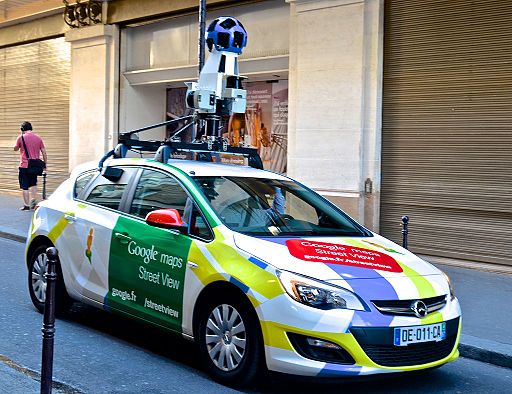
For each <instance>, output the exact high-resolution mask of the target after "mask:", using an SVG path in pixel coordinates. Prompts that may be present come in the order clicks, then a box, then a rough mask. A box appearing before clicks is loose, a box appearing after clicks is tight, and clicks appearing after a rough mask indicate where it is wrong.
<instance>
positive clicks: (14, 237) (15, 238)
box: [0, 230, 27, 244]
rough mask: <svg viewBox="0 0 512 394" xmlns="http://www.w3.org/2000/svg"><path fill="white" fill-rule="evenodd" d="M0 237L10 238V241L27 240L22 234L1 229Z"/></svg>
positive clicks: (23, 241)
mask: <svg viewBox="0 0 512 394" xmlns="http://www.w3.org/2000/svg"><path fill="white" fill-rule="evenodd" d="M0 238H6V239H10V240H11V241H16V242H20V243H23V244H24V243H25V242H27V237H25V236H23V235H18V234H13V233H8V232H5V231H1V230H0Z"/></svg>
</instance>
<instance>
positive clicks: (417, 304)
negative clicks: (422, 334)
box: [411, 300, 427, 318]
mask: <svg viewBox="0 0 512 394" xmlns="http://www.w3.org/2000/svg"><path fill="white" fill-rule="evenodd" d="M411 310H412V311H413V312H414V314H415V315H416V316H417V317H420V318H421V317H425V316H427V306H426V305H425V303H424V302H423V301H421V300H417V301H414V302H413V303H412V305H411Z"/></svg>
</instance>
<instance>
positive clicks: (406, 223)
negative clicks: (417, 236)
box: [402, 216, 409, 249]
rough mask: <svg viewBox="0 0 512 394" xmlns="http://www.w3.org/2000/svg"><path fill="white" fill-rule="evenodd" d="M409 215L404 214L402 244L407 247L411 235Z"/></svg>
mask: <svg viewBox="0 0 512 394" xmlns="http://www.w3.org/2000/svg"><path fill="white" fill-rule="evenodd" d="M408 226H409V216H402V246H403V248H404V249H407V236H408V235H409V228H408Z"/></svg>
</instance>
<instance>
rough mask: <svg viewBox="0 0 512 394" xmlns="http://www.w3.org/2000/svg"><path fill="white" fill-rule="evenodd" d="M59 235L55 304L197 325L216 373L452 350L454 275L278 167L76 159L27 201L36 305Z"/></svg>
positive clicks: (405, 362) (330, 366) (318, 368)
mask: <svg viewBox="0 0 512 394" xmlns="http://www.w3.org/2000/svg"><path fill="white" fill-rule="evenodd" d="M49 246H55V247H56V248H57V249H58V251H59V256H60V264H59V266H58V276H59V279H58V282H57V305H56V306H57V310H58V311H59V312H65V311H66V309H67V308H69V307H70V306H71V304H72V302H73V301H80V302H84V303H87V304H90V305H93V306H96V307H98V308H103V309H105V310H108V311H112V312H115V313H120V314H123V315H125V316H130V317H133V318H135V319H139V320H142V321H145V322H147V323H149V324H152V325H155V326H158V327H161V328H163V329H167V330H169V331H171V332H174V333H177V334H180V335H183V336H184V337H186V338H188V339H191V340H194V341H195V342H196V343H197V344H198V346H199V349H200V353H201V356H202V358H203V360H204V363H205V365H206V368H207V370H208V371H209V372H210V373H211V375H212V376H213V377H214V378H215V379H217V380H218V381H220V382H223V383H226V384H245V383H249V382H251V381H252V380H254V378H255V377H256V376H258V374H259V373H260V372H261V371H263V370H264V369H265V368H266V369H268V370H271V371H277V372H283V373H288V374H297V375H304V376H318V377H342V376H349V375H368V374H379V373H390V372H403V371H412V370H419V369H426V368H432V367H436V366H439V365H442V364H444V363H447V362H450V361H453V360H455V359H456V358H457V357H458V355H459V353H458V350H457V346H458V342H459V336H460V330H461V310H460V306H459V302H458V300H457V298H456V297H455V295H454V293H453V290H452V288H451V285H450V281H449V279H448V277H447V276H446V275H445V274H444V273H443V272H441V271H440V270H439V269H437V268H436V267H434V266H433V265H431V264H429V263H427V262H425V261H424V260H422V259H420V258H418V257H417V256H415V255H414V254H412V253H411V252H409V251H408V250H405V249H403V248H402V247H400V246H399V245H397V244H395V243H393V242H391V241H389V240H387V239H385V238H383V237H381V236H379V235H377V234H375V233H373V232H371V231H369V230H368V229H366V228H364V227H362V226H361V225H359V224H358V223H356V222H355V221H354V220H353V219H351V218H350V217H349V216H347V215H346V214H345V213H343V212H342V211H341V210H340V209H339V208H337V207H336V206H334V205H333V204H331V203H330V202H329V201H327V200H326V199H324V198H323V197H321V196H320V195H318V194H317V193H315V192H314V191H312V190H311V189H308V188H307V187H305V186H304V185H302V184H300V183H298V182H296V181H294V180H292V179H290V178H287V177H285V176H282V175H278V174H275V173H272V172H268V171H263V170H257V169H253V168H249V167H241V166H232V165H224V164H214V163H205V162H198V161H184V160H169V162H168V163H166V164H163V163H159V162H156V161H153V160H146V159H112V160H110V161H107V162H106V163H105V164H104V167H103V169H102V170H101V171H99V170H98V169H97V168H96V166H95V165H94V164H87V165H82V166H80V167H79V168H77V169H76V170H75V171H73V173H72V174H71V177H70V178H69V179H68V180H66V181H65V182H64V183H63V184H62V185H61V186H60V187H59V188H58V189H57V190H56V191H55V192H54V193H53V194H52V195H51V197H50V198H49V199H48V200H46V201H44V202H42V203H41V204H40V205H39V207H38V209H37V210H36V211H35V214H34V217H33V220H32V225H31V228H30V233H29V237H28V241H27V248H26V261H27V267H28V272H29V276H28V286H29V291H30V296H31V299H32V302H33V303H34V305H35V307H36V308H37V309H38V310H40V311H42V310H43V308H44V301H45V289H46V279H45V278H44V273H45V271H46V266H47V260H46V255H45V250H46V248H47V247H49Z"/></svg>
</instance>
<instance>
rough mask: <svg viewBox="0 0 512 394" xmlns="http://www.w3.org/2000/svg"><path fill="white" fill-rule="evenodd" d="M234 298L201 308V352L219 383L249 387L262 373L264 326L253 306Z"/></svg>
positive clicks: (223, 299) (199, 333) (207, 366)
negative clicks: (262, 331)
mask: <svg viewBox="0 0 512 394" xmlns="http://www.w3.org/2000/svg"><path fill="white" fill-rule="evenodd" d="M237 296H238V297H239V295H237ZM230 298H232V297H224V298H216V299H214V300H209V301H208V302H207V304H206V305H204V306H203V307H202V308H201V312H200V317H199V319H200V321H199V329H198V341H199V350H200V353H201V357H202V359H203V362H204V364H205V366H206V368H207V369H208V371H209V373H210V374H211V375H212V376H213V378H214V379H215V380H217V381H219V382H220V383H223V384H226V385H231V386H245V385H247V384H249V383H251V382H252V381H253V380H254V379H255V378H256V376H257V375H258V374H259V373H260V371H261V370H262V360H263V359H262V357H263V351H262V349H263V345H262V340H261V334H260V330H259V325H260V323H259V320H258V318H257V316H256V313H255V312H254V310H253V309H252V306H251V305H250V304H249V302H243V301H239V300H235V299H230Z"/></svg>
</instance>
